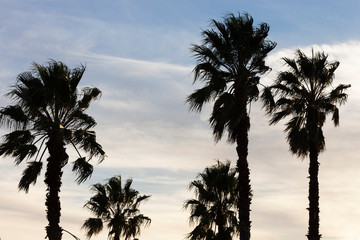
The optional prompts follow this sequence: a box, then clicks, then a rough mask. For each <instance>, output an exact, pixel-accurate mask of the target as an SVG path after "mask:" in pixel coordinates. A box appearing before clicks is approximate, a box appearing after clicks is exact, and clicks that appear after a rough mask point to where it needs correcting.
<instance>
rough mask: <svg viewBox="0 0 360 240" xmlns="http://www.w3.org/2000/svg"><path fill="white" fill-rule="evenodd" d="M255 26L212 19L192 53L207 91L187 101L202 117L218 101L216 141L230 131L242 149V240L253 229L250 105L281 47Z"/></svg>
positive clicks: (245, 19) (231, 18)
mask: <svg viewBox="0 0 360 240" xmlns="http://www.w3.org/2000/svg"><path fill="white" fill-rule="evenodd" d="M253 24H254V20H253V18H252V17H251V16H249V15H248V14H244V15H240V14H239V15H238V16H235V15H233V14H230V15H228V16H226V17H225V18H224V22H218V21H215V20H212V27H213V28H212V29H210V30H205V31H203V32H202V35H203V43H202V45H193V47H192V49H191V50H192V51H193V52H194V55H195V57H196V59H197V62H198V64H197V65H196V66H195V68H194V73H195V74H194V82H196V81H201V82H204V83H205V86H204V87H202V88H200V89H197V90H196V91H195V92H194V93H192V94H191V95H189V96H188V98H187V102H188V103H189V104H190V110H193V111H197V112H200V111H201V110H202V107H203V105H204V104H205V103H209V102H214V105H213V110H212V113H211V117H210V119H209V121H210V125H211V127H212V129H213V135H214V138H215V141H216V142H217V141H219V140H220V139H221V138H222V137H223V134H224V132H225V131H226V132H228V137H227V140H228V142H229V143H234V142H235V143H236V144H237V146H236V151H237V155H238V160H237V165H236V166H237V171H238V173H239V180H238V195H239V203H238V211H239V218H240V239H241V240H249V239H250V227H251V222H250V204H251V186H250V176H249V165H248V160H247V155H248V142H249V139H248V131H249V128H250V118H249V113H248V110H247V105H248V104H250V103H251V102H252V101H255V100H257V98H258V95H259V90H258V84H259V82H260V75H262V74H264V73H266V72H267V71H268V70H270V69H269V67H268V66H266V65H265V61H264V59H265V57H266V56H267V54H268V53H269V52H270V51H271V50H272V49H274V48H275V46H276V44H275V43H274V42H271V41H268V40H266V38H267V36H268V32H269V26H268V25H267V24H266V23H261V24H260V25H259V26H258V27H256V28H254V26H253Z"/></svg>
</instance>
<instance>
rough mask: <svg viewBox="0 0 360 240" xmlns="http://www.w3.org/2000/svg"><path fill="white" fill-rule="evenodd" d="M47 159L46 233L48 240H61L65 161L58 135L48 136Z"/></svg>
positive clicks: (60, 139) (64, 153)
mask: <svg viewBox="0 0 360 240" xmlns="http://www.w3.org/2000/svg"><path fill="white" fill-rule="evenodd" d="M47 147H48V151H49V155H50V156H49V158H48V159H47V160H48V164H47V169H46V173H45V184H46V185H47V193H46V203H45V205H46V208H47V210H46V217H47V219H48V226H47V227H46V233H47V237H48V238H49V240H61V238H62V228H61V227H60V225H59V224H60V216H61V204H60V197H59V192H60V187H61V177H62V171H61V168H62V165H63V163H64V161H66V160H67V154H66V152H65V148H64V143H63V141H62V138H61V135H60V134H59V133H54V134H52V135H51V136H50V139H49V141H48V142H47Z"/></svg>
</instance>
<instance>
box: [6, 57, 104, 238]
mask: <svg viewBox="0 0 360 240" xmlns="http://www.w3.org/2000/svg"><path fill="white" fill-rule="evenodd" d="M84 71H85V67H84V66H81V67H79V68H75V69H72V70H71V69H69V68H68V67H67V66H66V65H65V64H64V63H62V62H57V61H53V60H52V61H50V62H49V63H48V65H39V64H37V63H33V71H32V72H24V73H21V74H20V75H18V78H17V82H16V84H15V85H14V86H13V87H12V90H11V91H10V92H8V93H7V96H8V97H9V98H10V99H12V100H13V101H14V104H13V105H9V106H7V107H4V108H2V109H1V110H0V124H1V126H2V127H5V128H8V129H9V130H10V133H8V134H6V135H5V136H4V141H3V142H2V143H1V144H0V155H2V156H11V157H13V158H15V164H16V165H19V164H20V163H21V162H23V161H24V160H26V162H27V168H26V169H25V170H24V172H23V174H22V177H21V179H20V182H19V185H18V187H19V189H20V190H24V191H25V192H28V191H29V187H30V184H35V183H36V180H37V177H38V176H39V175H40V171H41V169H42V165H43V160H44V155H45V153H46V151H47V152H48V158H47V167H46V172H45V184H46V186H47V190H46V191H47V194H46V203H45V204H46V207H47V210H46V213H47V219H48V222H49V224H48V226H47V227H46V232H47V237H48V238H49V240H60V239H61V237H62V228H61V227H60V225H59V223H60V216H61V213H60V211H61V205H60V197H59V192H60V187H61V177H62V174H63V172H62V168H63V167H64V166H65V165H66V164H67V163H68V158H69V156H68V155H67V153H66V149H65V145H67V144H70V145H72V146H74V147H75V149H76V151H77V152H78V153H79V158H78V159H77V160H75V162H74V164H73V169H72V170H73V171H74V172H75V174H77V179H76V180H77V182H78V183H79V184H80V183H81V182H83V181H85V180H86V179H87V178H89V177H90V176H91V174H92V171H93V167H92V165H91V164H90V163H89V160H90V159H92V158H93V157H99V160H100V161H102V160H103V158H104V156H105V153H104V151H103V150H102V147H101V145H100V144H99V143H97V141H96V136H95V132H94V131H92V130H91V129H92V127H94V126H95V125H96V122H95V120H94V119H93V118H92V117H91V116H89V115H87V114H86V113H85V112H86V110H87V109H88V107H89V106H90V103H91V102H92V101H93V100H95V99H97V98H99V96H100V94H101V92H100V90H99V89H97V88H83V89H82V91H81V92H78V90H77V87H78V84H79V82H80V80H81V77H82V76H83V73H84ZM77 147H78V148H79V149H82V150H84V152H86V153H88V158H85V157H83V156H81V155H80V152H79V151H78V149H77Z"/></svg>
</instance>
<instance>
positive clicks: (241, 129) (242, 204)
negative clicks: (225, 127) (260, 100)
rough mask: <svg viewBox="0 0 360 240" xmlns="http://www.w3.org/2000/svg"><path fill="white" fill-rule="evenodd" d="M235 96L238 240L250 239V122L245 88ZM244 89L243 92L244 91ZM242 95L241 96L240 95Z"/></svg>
mask: <svg viewBox="0 0 360 240" xmlns="http://www.w3.org/2000/svg"><path fill="white" fill-rule="evenodd" d="M242 87H243V89H240V91H239V92H238V93H239V94H237V96H236V99H237V100H238V103H237V104H238V107H239V111H241V120H240V122H239V124H238V126H237V129H236V131H237V139H236V144H237V146H236V152H237V155H238V160H237V163H236V167H237V171H238V173H239V176H238V197H239V202H238V211H239V220H240V240H249V239H250V228H251V221H250V211H251V210H250V204H251V185H250V170H249V164H248V160H247V156H248V144H249V139H248V130H249V127H250V126H249V125H250V120H249V117H248V115H247V109H246V104H247V99H246V94H244V93H246V88H245V86H242ZM244 89H245V90H244ZM241 93H242V94H241Z"/></svg>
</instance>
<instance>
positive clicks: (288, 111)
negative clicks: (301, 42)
mask: <svg viewBox="0 0 360 240" xmlns="http://www.w3.org/2000/svg"><path fill="white" fill-rule="evenodd" d="M283 60H284V61H285V64H286V65H287V66H288V67H289V70H288V71H284V72H280V73H279V75H278V78H277V80H276V81H275V83H274V84H273V85H272V86H270V87H268V88H266V89H265V90H264V92H263V94H262V99H263V101H264V106H265V108H266V109H267V112H268V113H269V114H270V115H271V120H270V124H275V123H278V122H279V121H280V120H281V119H284V118H286V117H288V116H291V119H290V120H289V121H288V122H287V124H286V128H285V131H286V132H287V141H288V142H289V145H290V150H291V152H292V153H294V154H297V155H298V156H303V157H304V156H307V155H308V153H309V149H310V144H311V143H313V144H315V145H316V149H317V151H318V152H321V151H323V150H324V148H325V141H324V136H323V133H322V126H323V125H324V123H325V120H326V115H327V114H331V115H332V121H333V123H334V125H335V126H338V125H339V109H338V107H337V105H341V104H343V103H345V102H346V100H347V97H348V95H347V94H346V93H345V91H346V89H348V88H349V87H350V85H345V84H340V85H338V86H336V87H334V86H333V80H334V76H335V74H334V72H335V70H336V69H337V68H338V66H339V62H338V61H334V62H329V61H328V56H327V55H325V54H324V53H323V52H317V53H314V50H312V56H311V57H307V56H306V55H305V54H304V53H303V52H301V51H300V50H297V51H296V58H295V59H290V58H283ZM274 95H275V96H277V97H278V98H277V99H276V100H275V99H274Z"/></svg>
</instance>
